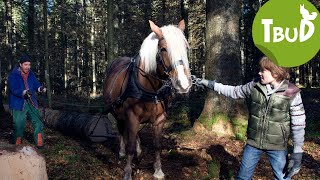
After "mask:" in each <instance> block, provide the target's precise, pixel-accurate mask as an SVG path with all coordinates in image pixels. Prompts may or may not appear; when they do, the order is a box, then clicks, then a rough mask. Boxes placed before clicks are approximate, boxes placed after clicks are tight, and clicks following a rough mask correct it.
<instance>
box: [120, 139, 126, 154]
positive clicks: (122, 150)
mask: <svg viewBox="0 0 320 180" xmlns="http://www.w3.org/2000/svg"><path fill="white" fill-rule="evenodd" d="M123 138H124V137H123V135H120V150H119V158H124V157H125V156H126V144H125V143H124V139H123Z"/></svg>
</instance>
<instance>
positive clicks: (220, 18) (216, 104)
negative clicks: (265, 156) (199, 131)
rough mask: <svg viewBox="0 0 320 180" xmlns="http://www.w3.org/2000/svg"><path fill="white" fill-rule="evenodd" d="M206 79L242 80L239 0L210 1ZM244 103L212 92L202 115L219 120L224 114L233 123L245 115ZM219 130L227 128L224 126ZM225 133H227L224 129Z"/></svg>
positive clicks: (231, 81)
mask: <svg viewBox="0 0 320 180" xmlns="http://www.w3.org/2000/svg"><path fill="white" fill-rule="evenodd" d="M206 3H207V20H206V63H205V78H207V79H211V80H216V81H217V82H221V83H223V84H228V85H239V83H241V82H242V77H243V74H241V59H240V43H239V20H240V15H241V3H240V1H238V0H236V1H234V0H227V1H223V2H222V1H219V0H212V1H207V2H206ZM244 109H245V106H244V103H243V101H240V100H233V99H230V98H228V97H224V96H222V95H218V94H217V93H215V92H213V91H208V93H207V97H206V100H205V105H204V109H203V112H202V113H201V116H200V117H201V118H202V119H203V118H204V119H206V120H207V121H213V122H215V120H214V119H215V117H217V116H221V115H222V116H223V117H225V118H227V119H228V120H229V122H231V121H232V120H234V119H237V118H240V117H243V115H244V112H245V111H244ZM219 131H223V128H222V129H221V130H219ZM221 133H223V132H221Z"/></svg>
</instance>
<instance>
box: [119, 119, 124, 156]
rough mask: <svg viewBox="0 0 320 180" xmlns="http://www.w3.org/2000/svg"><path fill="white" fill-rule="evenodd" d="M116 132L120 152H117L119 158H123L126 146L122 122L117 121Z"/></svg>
mask: <svg viewBox="0 0 320 180" xmlns="http://www.w3.org/2000/svg"><path fill="white" fill-rule="evenodd" d="M117 126H118V131H119V134H120V137H119V141H120V150H119V158H124V157H125V156H126V144H125V140H124V122H123V121H118V123H117Z"/></svg>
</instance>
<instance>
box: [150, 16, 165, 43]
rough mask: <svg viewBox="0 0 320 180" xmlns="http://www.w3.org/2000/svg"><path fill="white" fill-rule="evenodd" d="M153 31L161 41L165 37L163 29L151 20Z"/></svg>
mask: <svg viewBox="0 0 320 180" xmlns="http://www.w3.org/2000/svg"><path fill="white" fill-rule="evenodd" d="M149 24H150V28H151V31H152V32H154V33H155V34H156V35H157V37H158V38H159V39H161V38H162V37H163V34H162V31H161V29H160V28H159V27H158V26H157V25H156V24H155V23H154V22H152V21H150V20H149Z"/></svg>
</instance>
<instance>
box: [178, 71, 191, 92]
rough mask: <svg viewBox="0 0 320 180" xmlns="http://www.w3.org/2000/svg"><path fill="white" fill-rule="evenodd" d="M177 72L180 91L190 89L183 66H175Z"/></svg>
mask: <svg viewBox="0 0 320 180" xmlns="http://www.w3.org/2000/svg"><path fill="white" fill-rule="evenodd" d="M177 71H178V81H180V85H181V87H182V89H188V88H190V81H188V78H187V76H186V74H185V73H184V67H183V65H179V66H177Z"/></svg>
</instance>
